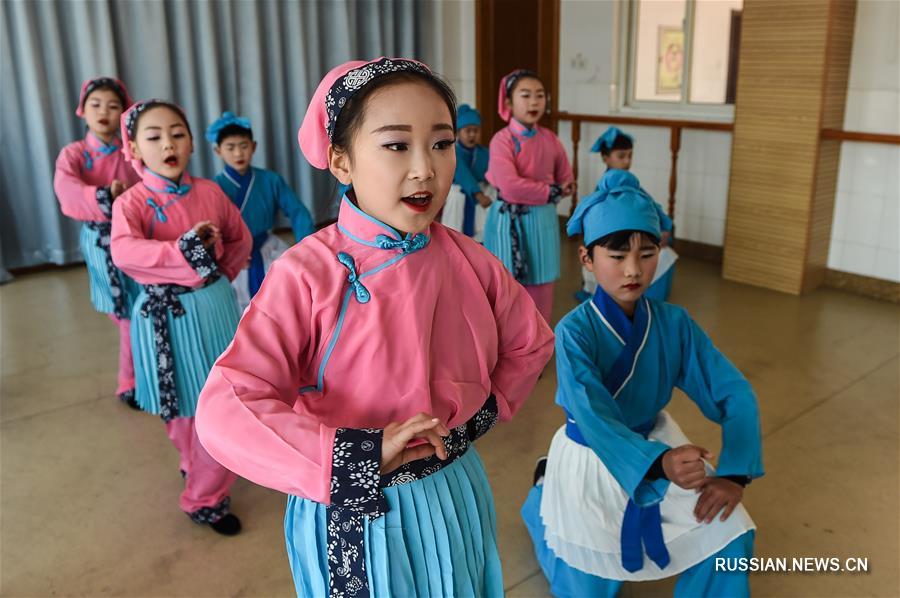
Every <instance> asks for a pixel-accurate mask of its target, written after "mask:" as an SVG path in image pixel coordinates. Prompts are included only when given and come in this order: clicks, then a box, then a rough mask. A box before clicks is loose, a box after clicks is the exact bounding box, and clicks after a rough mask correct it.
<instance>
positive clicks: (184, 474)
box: [178, 469, 187, 480]
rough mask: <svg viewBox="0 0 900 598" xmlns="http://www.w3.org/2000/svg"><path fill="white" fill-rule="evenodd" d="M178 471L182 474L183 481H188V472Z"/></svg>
mask: <svg viewBox="0 0 900 598" xmlns="http://www.w3.org/2000/svg"><path fill="white" fill-rule="evenodd" d="M178 471H180V472H181V479H182V480H186V479H187V472H186V471H185V470H183V469H179V470H178Z"/></svg>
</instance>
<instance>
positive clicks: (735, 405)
mask: <svg viewBox="0 0 900 598" xmlns="http://www.w3.org/2000/svg"><path fill="white" fill-rule="evenodd" d="M679 327H680V328H681V339H682V340H681V343H682V355H683V360H682V367H681V372H680V373H679V376H678V379H677V380H676V382H675V385H676V386H677V387H678V388H680V389H681V390H683V391H684V392H685V393H686V394H687V395H688V396H689V397H690V398H691V400H692V401H694V403H696V404H697V406H698V407H700V411H702V412H703V415H704V416H706V417H707V418H708V419H709V420H711V421H713V422H715V423H717V424H719V425H721V426H722V452H721V454H720V455H719V463H718V467H716V475H718V476H730V475H737V476H747V477H749V478H750V479H753V478H758V477H760V476H762V475H763V465H762V441H761V434H760V424H759V406H758V405H757V402H756V395H755V394H754V392H753V388H752V387H751V386H750V383H749V382H748V381H747V379H746V378H744V376H743V375H742V374H741V372H740V371H739V370H738V369H737V368H736V367H735V366H734V365H733V364H732V363H731V362H730V361H728V359H727V358H726V357H725V356H724V355H722V353H720V352H719V350H718V349H716V347H715V345H713V343H712V341H711V340H710V339H709V337H708V336H707V335H706V333H704V332H703V330H702V329H701V328H700V327H699V326H698V325H697V324H696V323H695V322H694V321H693V320H692V319H691V318H690V316H688V315H687V313H686V312H684V314H683V318H682V321H681V323H680V325H679Z"/></svg>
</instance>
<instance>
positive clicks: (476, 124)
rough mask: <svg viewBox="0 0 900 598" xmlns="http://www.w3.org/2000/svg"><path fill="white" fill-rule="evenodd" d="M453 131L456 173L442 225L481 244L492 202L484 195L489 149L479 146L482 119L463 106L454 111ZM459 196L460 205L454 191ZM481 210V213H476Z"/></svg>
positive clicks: (473, 110) (472, 109)
mask: <svg viewBox="0 0 900 598" xmlns="http://www.w3.org/2000/svg"><path fill="white" fill-rule="evenodd" d="M456 129H457V131H458V135H457V141H456V172H455V173H454V175H453V185H454V187H453V189H452V191H451V197H448V205H445V207H444V212H443V214H442V217H441V223H442V224H444V225H445V226H449V227H450V228H453V229H456V230H459V231H461V232H462V233H464V234H466V235H468V236H470V237H475V238H476V240H479V241H480V240H481V239H480V238H479V237H480V234H479V233H483V228H484V221H485V219H486V217H487V212H486V208H488V207H489V206H490V205H491V198H490V197H489V196H488V195H487V194H486V193H485V192H484V191H485V188H486V187H488V182H487V179H486V178H485V176H484V175H485V173H486V172H487V168H488V157H489V154H488V148H486V147H485V146H483V145H480V141H481V115H480V114H479V113H478V111H477V110H475V109H474V108H472V107H471V106H469V105H468V104H462V105H461V106H460V107H459V108H458V111H457V117H456ZM457 189H458V192H461V193H462V196H463V197H464V198H465V201H464V202H460V203H461V205H456V203H457V202H458V201H459V199H461V198H458V197H457V196H455V195H454V191H457ZM479 208H480V210H479Z"/></svg>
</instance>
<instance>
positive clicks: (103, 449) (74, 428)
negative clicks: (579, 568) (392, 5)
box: [0, 242, 900, 597]
mask: <svg viewBox="0 0 900 598" xmlns="http://www.w3.org/2000/svg"><path fill="white" fill-rule="evenodd" d="M563 247H564V251H563V254H564V260H567V263H566V264H567V266H568V267H567V268H566V269H565V271H564V277H563V280H562V281H560V283H559V284H558V285H557V291H556V310H555V314H554V316H555V320H558V319H559V317H561V316H562V315H563V314H564V313H565V312H566V311H568V310H569V309H571V307H573V305H574V303H573V299H572V294H573V292H574V291H575V289H576V287H577V285H578V282H579V280H580V277H579V271H578V269H577V266H576V264H575V261H574V259H575V258H574V252H575V248H574V246H573V245H572V244H567V243H566V242H564V244H563ZM677 268H678V269H677V273H676V276H675V286H674V292H673V295H672V298H671V300H672V301H673V302H674V303H679V304H681V305H684V306H686V307H687V308H688V309H689V310H690V312H691V313H692V315H693V316H694V318H695V319H697V320H698V321H699V323H700V324H701V326H703V327H704V328H705V329H706V330H707V331H708V333H709V334H710V335H711V336H712V338H713V340H714V341H715V342H716V344H717V345H718V346H719V347H720V348H721V349H722V350H723V351H724V352H725V353H726V354H727V355H728V356H729V357H730V358H731V360H732V361H733V362H734V363H736V364H737V366H738V367H739V368H740V369H741V370H743V371H744V373H745V374H746V375H747V377H748V378H749V379H750V381H751V382H752V383H753V385H754V386H755V388H756V391H757V394H758V396H759V400H760V403H761V411H762V429H763V435H764V440H763V451H764V458H765V466H766V470H767V472H768V473H767V475H766V477H764V478H762V479H761V480H758V481H757V482H755V483H754V484H752V485H751V487H750V488H749V489H748V490H747V492H746V494H745V504H746V505H747V507H748V508H749V510H750V513H751V515H752V516H753V518H754V519H755V521H756V523H757V525H758V526H759V531H758V536H757V544H756V554H757V556H764V557H788V558H789V559H790V558H792V557H808V556H811V557H830V556H836V557H840V558H842V559H843V558H845V557H867V558H868V564H869V572H868V573H867V574H848V573H843V574H834V573H821V574H818V573H760V574H755V575H753V576H752V577H751V584H752V589H753V592H754V594H755V595H756V596H897V595H898V592H900V580H898V562H900V552H898V512H900V505H898V487H900V486H898V401H900V398H898V397H900V393H898V376H900V345H898V323H900V318H898V314H900V310H898V309H897V306H896V305H891V304H888V303H883V302H878V301H874V300H869V299H865V298H861V297H857V296H854V295H849V294H845V293H843V292H838V291H832V290H822V291H818V292H815V293H813V294H811V295H808V296H805V297H792V296H787V295H782V294H778V293H775V292H771V291H765V290H761V289H756V288H753V287H747V286H742V285H739V284H734V283H729V282H725V281H723V280H721V278H720V277H719V276H718V268H717V267H716V266H714V265H711V264H707V263H703V262H697V261H691V260H682V261H681V262H679V264H678V266H677ZM555 320H554V321H555ZM0 331H2V336H0V347H2V349H0V350H2V363H0V373H2V380H0V384H2V387H0V392H2V401H0V418H2V420H0V421H2V423H0V435H2V436H0V543H2V544H0V559H2V560H0V594H2V595H3V596H49V595H54V596H290V595H292V593H293V586H292V583H291V576H290V572H289V570H288V563H287V559H286V557H285V554H284V537H283V534H282V517H283V510H284V504H285V497H284V496H283V495H281V494H278V493H276V492H274V491H270V490H266V489H263V488H260V487H258V486H255V485H253V484H251V483H249V482H246V481H243V480H241V481H238V483H237V484H236V485H235V487H234V491H233V503H232V505H233V510H234V512H235V513H236V514H238V515H239V516H240V517H241V519H242V521H243V523H244V532H243V533H242V534H241V535H240V536H238V537H236V538H223V537H221V536H217V535H216V534H214V533H213V532H212V531H211V530H210V529H208V528H206V527H200V526H197V525H194V524H193V523H191V522H190V520H189V519H188V518H187V517H186V516H184V515H183V514H182V513H181V512H180V511H179V509H178V503H177V497H178V494H179V492H180V489H181V486H182V481H181V476H180V475H179V473H178V459H177V455H176V452H175V449H174V448H173V447H172V446H171V445H170V444H169V441H168V439H167V438H166V436H165V433H164V430H163V426H162V423H161V422H160V420H159V418H157V417H155V416H150V415H145V414H141V413H137V412H134V411H131V410H130V409H128V408H127V407H125V406H124V405H121V404H119V403H118V402H117V401H116V400H115V399H114V398H113V396H112V391H113V389H114V385H115V370H116V359H117V337H116V331H115V328H114V327H113V326H112V325H111V324H110V322H109V320H107V319H106V317H105V316H102V315H100V314H97V313H95V312H94V311H93V310H92V308H91V306H90V302H89V297H88V288H87V276H86V275H85V273H84V271H83V269H81V268H69V269H62V270H56V271H50V272H43V273H37V274H30V275H26V276H22V277H20V278H19V279H17V280H16V281H14V282H12V283H9V284H7V285H4V286H2V287H0ZM555 385H556V375H555V371H554V369H553V366H551V367H550V368H548V370H547V372H546V374H545V375H544V377H543V378H542V379H541V381H540V382H539V383H538V386H537V388H536V389H535V391H534V393H533V395H532V396H531V398H530V399H529V401H528V402H527V403H526V404H525V406H524V407H523V409H522V410H521V412H520V413H519V415H518V416H517V418H516V419H515V420H514V421H513V422H511V423H508V424H505V425H502V426H499V427H498V428H497V429H495V430H494V431H493V432H492V433H491V434H489V435H488V436H487V437H485V438H484V439H483V440H481V441H479V443H478V450H479V452H480V453H481V455H482V457H483V459H484V461H485V464H486V467H487V470H488V474H489V477H490V480H491V483H492V485H493V488H494V494H495V501H496V506H497V521H498V530H499V539H500V548H501V556H502V558H503V562H504V576H505V582H506V586H507V589H508V595H509V596H511V597H524V596H536V597H537V596H548V595H549V593H548V588H547V584H546V581H545V580H544V578H543V575H542V574H541V573H540V571H539V569H538V566H537V563H536V561H535V559H534V556H533V554H532V550H531V543H530V541H529V538H528V535H527V533H526V531H525V528H524V526H523V525H522V523H521V520H520V518H519V508H520V506H521V503H522V500H523V499H524V497H525V494H526V493H527V491H528V488H529V485H530V484H531V477H532V469H533V464H534V461H535V459H536V458H537V457H538V456H539V455H541V454H543V453H544V452H545V451H546V449H547V446H548V443H549V441H550V438H551V436H552V435H553V433H554V431H555V430H556V428H557V427H558V426H559V425H560V423H561V422H562V415H561V412H560V410H559V409H558V408H556V407H555V406H554V403H553V394H554V391H555ZM670 411H671V412H672V413H673V415H674V416H675V417H676V419H677V420H678V421H679V422H680V424H681V426H682V428H683V429H684V431H685V432H686V433H687V435H688V436H689V437H691V439H692V440H693V441H694V442H695V443H697V444H701V445H703V446H706V447H708V448H710V449H712V450H713V451H714V452H717V451H718V449H719V444H718V443H719V434H718V431H717V429H716V428H715V427H713V426H712V425H711V424H710V423H709V422H706V421H705V420H704V419H703V418H702V416H701V415H700V414H699V412H698V410H697V409H696V408H695V407H693V405H692V404H691V403H690V402H689V401H687V400H686V399H685V397H684V396H683V395H678V396H676V398H675V399H674V400H673V403H672V405H671V407H670ZM671 587H672V582H671V581H666V582H658V583H652V584H646V585H641V586H630V585H626V586H625V588H624V590H623V595H624V596H656V595H671Z"/></svg>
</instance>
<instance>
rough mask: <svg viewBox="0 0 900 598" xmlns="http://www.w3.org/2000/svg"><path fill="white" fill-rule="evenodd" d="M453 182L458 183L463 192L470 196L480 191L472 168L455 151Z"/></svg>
mask: <svg viewBox="0 0 900 598" xmlns="http://www.w3.org/2000/svg"><path fill="white" fill-rule="evenodd" d="M453 182H454V183H455V184H457V185H459V186H460V187H461V188H462V190H463V193H465V194H466V195H469V196H472V195H475V194H476V193H480V192H481V185H479V184H478V179H477V178H476V177H475V175H474V174H473V173H472V169H471V168H469V165H468V164H466V160H461V159H460V153H459V151H458V150H457V152H456V172H455V173H454V174H453Z"/></svg>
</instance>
